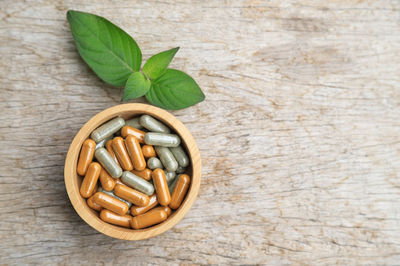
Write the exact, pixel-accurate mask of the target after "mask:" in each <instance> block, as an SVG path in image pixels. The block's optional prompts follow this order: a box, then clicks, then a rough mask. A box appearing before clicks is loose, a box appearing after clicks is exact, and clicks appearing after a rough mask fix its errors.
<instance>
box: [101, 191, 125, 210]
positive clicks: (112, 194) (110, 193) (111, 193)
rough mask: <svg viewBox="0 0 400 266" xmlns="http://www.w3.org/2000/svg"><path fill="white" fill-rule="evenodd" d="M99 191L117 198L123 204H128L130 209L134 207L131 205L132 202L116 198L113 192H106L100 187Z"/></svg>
mask: <svg viewBox="0 0 400 266" xmlns="http://www.w3.org/2000/svg"><path fill="white" fill-rule="evenodd" d="M97 191H98V192H103V193H106V194H108V195H110V196H111V197H114V198H116V199H119V200H120V201H122V202H125V203H126V204H128V207H129V208H130V207H131V206H132V203H130V202H129V201H127V200H124V199H121V198H120V197H118V196H116V195H115V194H114V192H112V191H106V190H104V189H103V188H102V187H99V188H98V189H97Z"/></svg>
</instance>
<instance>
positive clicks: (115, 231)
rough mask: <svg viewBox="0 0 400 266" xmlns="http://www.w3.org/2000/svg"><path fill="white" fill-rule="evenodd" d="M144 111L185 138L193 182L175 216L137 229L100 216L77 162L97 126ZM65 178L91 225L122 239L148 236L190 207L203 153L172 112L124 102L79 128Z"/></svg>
mask: <svg viewBox="0 0 400 266" xmlns="http://www.w3.org/2000/svg"><path fill="white" fill-rule="evenodd" d="M142 114H148V115H151V116H153V117H154V118H156V119H158V120H159V121H161V122H162V123H164V124H165V125H167V126H169V127H170V128H171V129H172V130H173V131H174V132H175V133H176V134H178V135H179V136H180V138H181V141H182V142H181V145H183V147H184V148H185V150H186V152H187V154H188V157H189V158H190V162H191V163H190V167H189V168H188V169H187V173H188V174H189V176H190V177H191V183H190V187H189V190H188V192H187V194H186V197H185V199H184V201H183V202H182V204H181V206H180V207H179V209H177V210H176V211H175V212H174V213H173V214H171V216H169V217H168V219H167V220H166V221H164V222H163V223H160V224H158V225H155V226H152V227H149V228H145V229H140V230H133V229H127V228H122V227H118V226H114V225H111V224H108V223H106V222H103V221H102V220H101V219H100V218H99V215H98V213H97V212H96V211H94V210H92V209H91V208H89V206H88V205H87V203H86V199H84V198H83V197H81V195H80V193H79V188H80V185H81V183H82V179H83V177H80V176H78V174H77V173H76V165H77V161H78V156H79V152H80V149H81V146H82V143H83V142H84V141H85V140H86V139H87V138H88V137H89V135H90V133H91V132H92V131H93V130H94V129H96V128H97V127H99V126H100V125H102V124H103V123H105V122H107V121H108V120H110V119H112V118H114V117H117V116H119V117H122V118H124V119H130V118H133V117H136V116H139V115H142ZM64 178H65V185H66V188H67V192H68V196H69V198H70V200H71V203H72V205H73V206H74V208H75V210H76V211H77V213H78V214H79V216H81V218H82V219H83V220H85V221H86V222H87V223H88V224H89V225H90V226H92V227H93V228H95V229H96V230H98V231H99V232H101V233H103V234H106V235H108V236H111V237H115V238H119V239H125V240H139V239H145V238H149V237H153V236H155V235H158V234H161V233H163V232H165V231H166V230H168V229H170V228H171V227H172V226H174V225H175V224H177V223H178V222H179V221H180V220H181V219H182V218H183V216H184V215H185V214H186V213H187V212H188V211H189V209H190V207H191V206H192V204H193V202H194V200H195V198H196V196H197V193H198V190H199V186H200V179H201V162H200V153H199V150H198V148H197V145H196V143H195V141H194V139H193V137H192V135H191V134H190V132H189V131H188V130H187V128H186V127H185V126H184V125H183V124H182V122H180V121H179V120H178V119H177V118H176V117H174V116H173V115H172V114H170V113H168V112H166V111H164V110H162V109H159V108H157V107H154V106H150V105H146V104H122V105H118V106H115V107H111V108H109V109H106V110H104V111H102V112H100V113H98V114H97V115H95V116H94V117H92V118H91V119H90V120H89V121H88V122H87V123H86V124H85V125H84V126H83V127H82V128H81V129H80V130H79V132H78V134H77V135H76V136H75V138H74V140H73V141H72V143H71V145H70V148H69V150H68V154H67V159H66V162H65V169H64Z"/></svg>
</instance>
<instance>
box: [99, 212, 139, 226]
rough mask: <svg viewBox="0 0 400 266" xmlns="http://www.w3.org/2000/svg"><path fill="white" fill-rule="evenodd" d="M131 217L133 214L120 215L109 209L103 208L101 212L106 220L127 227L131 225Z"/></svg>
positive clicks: (101, 215)
mask: <svg viewBox="0 0 400 266" xmlns="http://www.w3.org/2000/svg"><path fill="white" fill-rule="evenodd" d="M131 218H132V216H130V215H118V214H116V213H113V212H112V211H109V210H102V211H101V212H100V219H102V220H103V221H104V222H106V223H109V224H115V225H119V226H123V227H127V228H129V227H130V221H131Z"/></svg>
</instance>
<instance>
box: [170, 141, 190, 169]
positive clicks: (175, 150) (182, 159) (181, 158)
mask: <svg viewBox="0 0 400 266" xmlns="http://www.w3.org/2000/svg"><path fill="white" fill-rule="evenodd" d="M170 150H171V152H172V154H173V155H174V157H175V159H176V161H177V162H178V164H179V166H180V167H187V166H188V165H189V158H188V156H187V155H186V152H185V150H184V149H183V148H182V145H179V146H178V147H172V148H170Z"/></svg>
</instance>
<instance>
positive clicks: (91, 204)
mask: <svg viewBox="0 0 400 266" xmlns="http://www.w3.org/2000/svg"><path fill="white" fill-rule="evenodd" d="M86 202H87V205H88V206H89V207H90V208H92V209H93V210H96V211H101V210H102V209H103V208H102V207H101V206H100V205H98V204H97V203H95V202H94V201H93V196H91V197H90V198H88V199H87V201H86Z"/></svg>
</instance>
